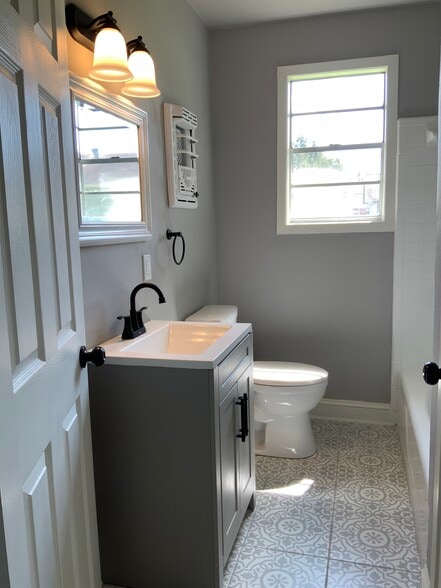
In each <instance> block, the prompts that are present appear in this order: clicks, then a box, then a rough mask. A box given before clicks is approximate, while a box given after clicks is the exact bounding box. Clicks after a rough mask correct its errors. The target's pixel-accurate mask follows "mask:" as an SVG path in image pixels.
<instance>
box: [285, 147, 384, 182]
mask: <svg viewBox="0 0 441 588" xmlns="http://www.w3.org/2000/svg"><path fill="white" fill-rule="evenodd" d="M381 152H382V150H381V149H351V150H348V151H325V152H321V151H318V152H310V153H291V185H294V184H342V183H345V182H348V183H349V182H377V181H379V180H380V179H381Z"/></svg>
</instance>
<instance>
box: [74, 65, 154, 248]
mask: <svg viewBox="0 0 441 588" xmlns="http://www.w3.org/2000/svg"><path fill="white" fill-rule="evenodd" d="M70 91H71V101H72V125H73V137H74V154H75V167H76V170H75V174H76V181H77V203H78V225H79V240H80V247H89V246H95V245H114V244H120V243H135V242H138V241H148V240H150V239H152V207H151V193H150V168H149V145H148V116H147V113H146V112H144V111H143V110H141V109H139V108H137V107H136V106H135V105H134V104H132V103H131V102H130V101H129V100H127V99H125V98H123V97H121V96H117V95H113V94H110V93H108V92H107V91H106V90H105V89H104V88H101V87H100V86H98V85H97V84H95V83H94V82H92V81H91V80H87V79H83V78H80V77H78V76H76V75H74V74H72V73H71V74H70ZM76 98H79V99H82V100H85V101H86V102H88V103H91V104H93V105H95V106H96V107H98V108H101V109H103V110H106V111H108V112H110V113H112V114H114V115H115V116H119V117H120V118H122V119H125V120H127V121H128V122H130V123H132V124H134V125H136V126H137V127H138V140H139V154H138V159H139V174H140V187H141V195H140V204H141V215H142V218H141V221H140V222H131V223H126V222H119V223H117V222H102V223H97V224H91V223H87V224H85V223H83V222H82V213H81V200H80V189H79V161H78V153H77V146H76V128H75V125H76V122H75V107H74V101H75V99H76Z"/></svg>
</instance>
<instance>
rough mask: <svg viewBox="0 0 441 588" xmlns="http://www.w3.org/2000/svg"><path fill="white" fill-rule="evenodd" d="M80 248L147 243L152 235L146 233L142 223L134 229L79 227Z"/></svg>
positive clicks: (132, 227)
mask: <svg viewBox="0 0 441 588" xmlns="http://www.w3.org/2000/svg"><path fill="white" fill-rule="evenodd" d="M79 238H80V247H91V246H96V245H119V244H120V243H136V242H138V241H148V240H150V239H151V238H152V234H151V233H150V232H149V231H148V229H147V226H146V225H145V224H144V223H140V224H139V225H136V226H135V227H134V226H133V225H128V226H121V225H118V226H116V225H114V226H112V225H110V226H109V225H106V226H105V227H102V226H90V227H89V226H88V227H85V226H83V227H80V231H79Z"/></svg>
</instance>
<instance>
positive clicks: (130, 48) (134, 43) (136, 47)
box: [127, 35, 150, 57]
mask: <svg viewBox="0 0 441 588" xmlns="http://www.w3.org/2000/svg"><path fill="white" fill-rule="evenodd" d="M135 51H145V52H146V53H148V54H149V55H150V51H149V50H148V49H147V47H146V46H145V43H144V41H143V40H142V37H141V35H139V36H138V37H136V39H132V40H131V41H127V55H128V56H129V57H130V55H131V54H132V53H134V52H135Z"/></svg>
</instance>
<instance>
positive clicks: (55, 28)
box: [0, 0, 100, 588]
mask: <svg viewBox="0 0 441 588" xmlns="http://www.w3.org/2000/svg"><path fill="white" fill-rule="evenodd" d="M66 61H67V60H66V46H65V27H64V3H63V1H62V0H10V1H7V0H0V503H1V508H2V513H3V522H4V537H5V543H6V555H7V563H8V566H7V567H8V570H7V574H8V577H9V584H10V586H11V588H67V587H69V588H71V587H72V588H95V587H98V586H99V585H100V581H99V575H100V574H99V565H98V555H97V554H98V550H97V533H96V515H95V502H94V494H93V482H92V474H91V472H92V459H91V447H90V431H89V413H88V395H87V375H86V370H81V369H80V367H79V364H78V352H79V348H80V346H81V345H83V344H84V324H83V321H84V318H83V307H82V294H81V274H80V259H79V246H78V238H77V212H76V198H75V181H74V176H73V164H72V162H73V156H72V130H71V122H70V118H71V114H70V100H69V86H68V83H69V82H68V75H67V65H66ZM0 520H1V517H0ZM0 536H1V529H0ZM0 547H1V546H0ZM1 561H2V558H1V557H0V562H1ZM3 571H4V570H3ZM0 577H3V576H2V574H0ZM2 588H3V586H2Z"/></svg>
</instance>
